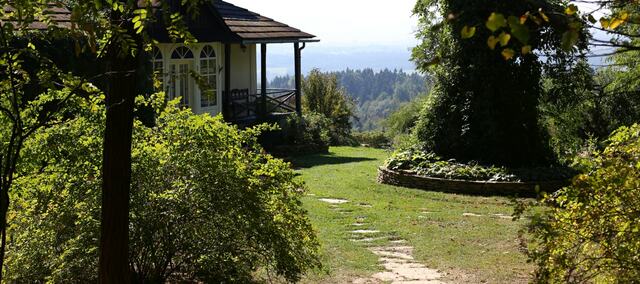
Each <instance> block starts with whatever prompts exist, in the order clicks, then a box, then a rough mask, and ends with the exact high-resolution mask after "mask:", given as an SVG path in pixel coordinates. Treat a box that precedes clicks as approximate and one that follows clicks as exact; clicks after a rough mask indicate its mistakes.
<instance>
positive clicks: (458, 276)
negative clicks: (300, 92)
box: [293, 147, 532, 283]
mask: <svg viewBox="0 0 640 284" xmlns="http://www.w3.org/2000/svg"><path fill="white" fill-rule="evenodd" d="M388 155H389V153H388V152H386V151H384V150H377V149H370V148H354V147H335V148H331V153H330V154H325V155H310V156H305V157H298V158H295V159H294V160H293V164H294V166H295V167H297V168H298V171H299V173H300V175H301V178H302V179H304V181H305V182H306V183H307V185H308V187H309V195H308V196H306V197H305V198H304V200H303V201H304V206H305V207H306V209H307V210H308V211H309V214H310V218H311V220H312V222H313V224H314V226H315V228H316V229H317V230H318V233H319V237H320V240H321V242H322V245H323V248H322V253H323V262H324V265H325V268H324V270H323V271H322V272H316V273H313V274H311V275H308V276H307V277H306V278H305V280H304V281H303V282H307V283H350V282H351V281H352V280H353V279H356V278H358V277H368V276H370V275H371V274H373V273H375V272H378V271H381V270H382V269H381V268H380V266H379V263H378V258H377V257H376V256H375V255H373V254H372V253H371V252H369V250H367V244H365V243H356V242H353V241H350V239H351V238H353V234H352V233H350V231H351V230H353V229H355V228H354V227H353V226H352V224H353V223H354V222H356V220H357V218H363V217H364V218H366V219H365V223H366V224H367V225H366V226H364V227H361V228H358V229H376V230H380V231H381V234H382V235H385V236H391V237H392V238H400V239H404V240H407V241H408V244H409V245H411V246H413V247H414V248H415V250H414V257H415V258H416V259H417V260H418V261H420V262H422V263H424V264H425V265H427V266H429V267H430V268H435V269H439V270H440V271H442V272H445V273H446V274H447V276H446V279H445V280H446V281H448V282H450V283H481V282H486V283H524V282H527V281H528V279H529V274H530V272H531V270H532V267H531V266H530V265H529V264H527V263H526V258H525V256H524V255H523V254H521V253H520V252H519V251H518V240H517V232H518V230H519V229H520V228H521V226H522V222H523V221H517V222H514V221H512V220H509V219H503V218H498V217H496V216H493V214H507V215H510V214H511V213H512V212H513V208H512V205H511V201H510V200H509V199H508V198H505V197H474V196H462V195H455V194H445V193H436V192H427V191H421V190H415V189H407V188H400V187H394V186H387V185H381V184H378V183H376V174H377V167H379V166H380V165H381V164H382V163H383V161H384V159H386V158H387V157H388ZM322 197H330V198H344V199H347V200H349V201H350V202H349V203H346V204H343V205H340V206H339V207H340V208H341V209H342V210H346V211H347V212H346V213H345V212H339V211H336V210H332V209H331V205H329V204H327V203H324V202H321V201H319V200H318V198H322ZM363 204H364V205H371V207H365V206H363ZM464 213H473V214H478V215H483V216H482V217H475V216H463V214H464ZM387 242H388V241H387V240H378V241H376V242H374V244H375V245H384V244H386V243H387Z"/></svg>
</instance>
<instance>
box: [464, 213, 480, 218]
mask: <svg viewBox="0 0 640 284" xmlns="http://www.w3.org/2000/svg"><path fill="white" fill-rule="evenodd" d="M462 216H464V217H482V215H479V214H474V213H464V214H462Z"/></svg>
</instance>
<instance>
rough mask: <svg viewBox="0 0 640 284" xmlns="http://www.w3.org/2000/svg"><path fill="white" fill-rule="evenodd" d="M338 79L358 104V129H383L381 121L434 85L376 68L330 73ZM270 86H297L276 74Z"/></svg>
mask: <svg viewBox="0 0 640 284" xmlns="http://www.w3.org/2000/svg"><path fill="white" fill-rule="evenodd" d="M327 73H329V74H332V75H335V76H337V78H338V82H340V85H341V86H342V87H343V88H344V89H345V90H346V91H347V93H348V94H349V96H351V97H352V98H353V99H354V101H355V103H356V111H357V116H358V119H357V120H355V121H354V123H353V126H354V128H355V130H359V131H367V130H375V129H379V128H380V127H381V126H380V122H381V121H382V120H383V119H385V118H386V117H387V116H389V114H391V113H392V112H393V111H395V110H396V109H398V108H399V107H400V106H401V105H403V104H405V103H407V102H409V101H411V100H413V99H414V98H415V97H416V96H418V95H419V94H421V93H425V92H427V91H428V88H429V86H430V83H429V80H428V78H427V77H425V76H422V75H420V74H418V73H407V72H404V71H402V70H389V69H384V70H381V71H379V72H375V71H374V70H373V69H363V70H351V69H347V70H345V71H339V72H327ZM269 87H270V88H293V77H291V76H280V77H275V78H274V79H273V80H272V81H271V83H270V85H269Z"/></svg>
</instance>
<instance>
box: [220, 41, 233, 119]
mask: <svg viewBox="0 0 640 284" xmlns="http://www.w3.org/2000/svg"><path fill="white" fill-rule="evenodd" d="M230 97H231V44H229V43H225V44H224V93H222V116H223V117H224V118H225V120H227V121H228V120H229V119H232V117H231V116H232V114H231V112H230V108H231V107H230V103H231V99H230Z"/></svg>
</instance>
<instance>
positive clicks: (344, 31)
mask: <svg viewBox="0 0 640 284" xmlns="http://www.w3.org/2000/svg"><path fill="white" fill-rule="evenodd" d="M227 1H229V2H231V3H233V4H235V5H237V6H240V7H243V8H247V9H249V10H251V11H253V12H256V13H259V14H261V15H263V16H266V17H269V18H272V19H274V20H276V21H280V22H283V23H285V24H287V25H290V26H293V27H296V28H298V29H301V30H303V31H305V32H308V33H311V34H314V35H316V36H317V37H318V38H320V39H321V40H322V41H321V43H319V45H320V46H323V47H352V46H367V45H378V46H402V47H410V46H413V45H415V39H414V36H413V33H414V31H415V29H416V23H417V19H416V18H415V17H412V13H411V10H412V8H413V5H414V4H415V0H393V1H389V0H227Z"/></svg>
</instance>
